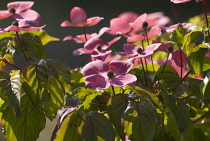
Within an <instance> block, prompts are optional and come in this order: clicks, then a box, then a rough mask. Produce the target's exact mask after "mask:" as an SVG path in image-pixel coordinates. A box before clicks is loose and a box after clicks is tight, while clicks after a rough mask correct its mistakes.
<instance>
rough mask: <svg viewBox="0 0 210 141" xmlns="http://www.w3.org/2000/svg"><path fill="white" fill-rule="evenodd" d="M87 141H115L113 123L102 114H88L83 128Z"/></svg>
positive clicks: (83, 134) (92, 112)
mask: <svg viewBox="0 0 210 141" xmlns="http://www.w3.org/2000/svg"><path fill="white" fill-rule="evenodd" d="M82 137H83V138H84V140H85V141H114V139H115V132H114V128H113V127H112V124H111V122H110V121H109V120H108V119H107V118H106V117H105V116H104V115H102V114H100V113H98V112H96V111H91V112H89V113H87V116H86V119H85V123H84V125H83V127H82Z"/></svg>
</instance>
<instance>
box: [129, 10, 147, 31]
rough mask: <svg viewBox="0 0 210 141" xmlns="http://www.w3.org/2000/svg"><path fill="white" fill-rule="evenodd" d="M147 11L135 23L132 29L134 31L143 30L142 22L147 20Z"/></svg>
mask: <svg viewBox="0 0 210 141" xmlns="http://www.w3.org/2000/svg"><path fill="white" fill-rule="evenodd" d="M146 18H147V13H144V14H142V15H140V16H139V17H138V18H137V19H136V20H135V21H134V23H133V25H132V29H133V31H134V32H137V31H141V30H143V27H142V24H143V22H145V21H146Z"/></svg>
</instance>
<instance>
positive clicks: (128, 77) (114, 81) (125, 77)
mask: <svg viewBox="0 0 210 141" xmlns="http://www.w3.org/2000/svg"><path fill="white" fill-rule="evenodd" d="M136 81H137V78H136V76H135V75H133V74H120V75H117V76H116V77H113V78H111V79H110V83H111V85H112V86H116V87H122V86H126V85H130V86H132V87H134V86H135V83H136Z"/></svg>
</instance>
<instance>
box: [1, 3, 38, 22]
mask: <svg viewBox="0 0 210 141" xmlns="http://www.w3.org/2000/svg"><path fill="white" fill-rule="evenodd" d="M33 4H34V2H32V1H17V2H10V3H8V4H7V8H8V10H0V19H4V18H7V17H10V16H12V18H13V19H15V20H17V21H21V20H26V21H27V22H28V23H29V24H33V25H35V26H39V25H40V19H41V17H40V15H39V13H37V12H36V11H34V10H31V7H32V6H33Z"/></svg>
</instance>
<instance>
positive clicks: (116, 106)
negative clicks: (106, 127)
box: [107, 94, 128, 141]
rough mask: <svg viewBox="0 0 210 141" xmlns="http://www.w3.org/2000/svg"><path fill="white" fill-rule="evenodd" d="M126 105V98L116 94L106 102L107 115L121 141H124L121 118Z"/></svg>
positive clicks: (123, 95)
mask: <svg viewBox="0 0 210 141" xmlns="http://www.w3.org/2000/svg"><path fill="white" fill-rule="evenodd" d="M127 105H128V96H127V95H125V94H117V95H114V96H112V97H111V98H110V99H109V101H108V104H107V106H108V115H109V117H110V120H111V122H112V123H113V125H114V127H115V129H116V130H117V132H118V134H119V136H120V138H121V140H122V141H125V133H124V129H123V126H122V116H123V113H124V112H125V110H126V107H127Z"/></svg>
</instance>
